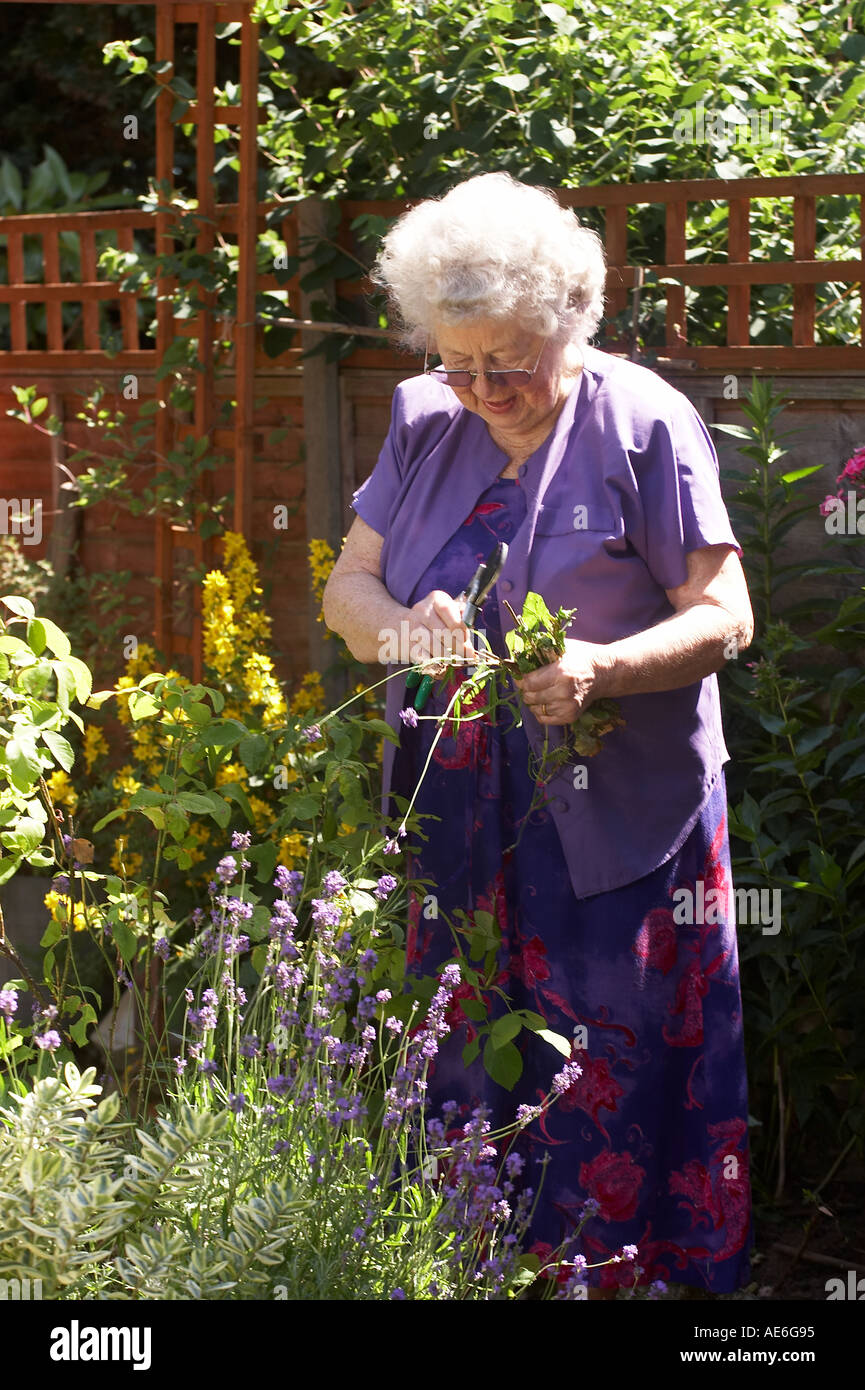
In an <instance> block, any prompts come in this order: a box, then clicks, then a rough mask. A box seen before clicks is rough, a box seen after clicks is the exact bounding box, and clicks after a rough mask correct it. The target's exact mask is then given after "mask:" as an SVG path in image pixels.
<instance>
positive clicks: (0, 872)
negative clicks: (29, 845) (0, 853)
mask: <svg viewBox="0 0 865 1390" xmlns="http://www.w3.org/2000/svg"><path fill="white" fill-rule="evenodd" d="M21 859H22V856H21V855H20V854H15V855H13V856H12V858H11V859H0V883H8V882H9V880H10V878H12V876H13V874H16V873H17V872H18V869H19V867H20V865H21Z"/></svg>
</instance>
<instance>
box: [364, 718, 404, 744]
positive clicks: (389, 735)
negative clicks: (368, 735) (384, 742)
mask: <svg viewBox="0 0 865 1390" xmlns="http://www.w3.org/2000/svg"><path fill="white" fill-rule="evenodd" d="M364 727H365V728H367V729H371V730H372V732H373V733H374V734H381V736H382V738H386V739H390V742H391V743H395V744H396V745H397V747H399V734H398V733H396V732H395V731H394V730H393V729H392V728H391V726H390V724H387V723H385V721H384V720H383V719H365V720H364Z"/></svg>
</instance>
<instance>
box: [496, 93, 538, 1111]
mask: <svg viewBox="0 0 865 1390" xmlns="http://www.w3.org/2000/svg"><path fill="white" fill-rule="evenodd" d="M492 80H493V82H497V83H498V84H499V86H500V87H507V89H508V91H509V92H524V91H525V90H526V87H528V85H529V79H528V78H527V77H526V75H525V73H523V72H497V73H496V74H495V76H494V77H493V79H492ZM509 1089H510V1088H509Z"/></svg>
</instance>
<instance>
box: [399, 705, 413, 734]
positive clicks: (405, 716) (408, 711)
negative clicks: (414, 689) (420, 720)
mask: <svg viewBox="0 0 865 1390" xmlns="http://www.w3.org/2000/svg"><path fill="white" fill-rule="evenodd" d="M399 717H400V719H401V720H402V722H403V724H405V725H406V726H407V727H408V728H409V729H416V728H417V710H416V709H412V707H411V705H408V706H407V707H406V708H405V709H401V710H400V712H399Z"/></svg>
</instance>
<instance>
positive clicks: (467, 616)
mask: <svg viewBox="0 0 865 1390" xmlns="http://www.w3.org/2000/svg"><path fill="white" fill-rule="evenodd" d="M507 558H508V547H507V545H506V544H505V542H504V541H499V542H498V544H497V545H496V546H495V547H494V549H493V550H491V551H490V553H489V555H488V556H487V558H486V559H485V560H484V562H483V564H480V565H478V567H477V569H476V570H475V572H474V574H473V575H472V578H471V580H470V582H469V584H468V586H467V588H466V590H465V596H466V605H465V608H464V609H463V622H464V623H465V625H466V627H474V625H475V623H476V622H477V620H478V617H479V615H480V610H481V608H482V606H483V602H484V599H485V598H486V596H487V594H488V593H489V591H490V589H491V588H492V587H493V585H494V584H495V582H496V580H497V579H498V577H499V575H500V574H501V572H502V568H503V566H504V563H505V560H506V559H507Z"/></svg>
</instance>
